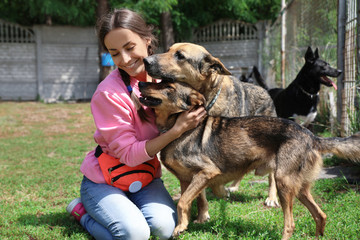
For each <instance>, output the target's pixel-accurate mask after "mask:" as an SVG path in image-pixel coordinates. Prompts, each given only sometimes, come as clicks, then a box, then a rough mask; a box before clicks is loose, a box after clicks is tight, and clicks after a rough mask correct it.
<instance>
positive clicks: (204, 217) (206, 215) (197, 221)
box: [194, 212, 210, 223]
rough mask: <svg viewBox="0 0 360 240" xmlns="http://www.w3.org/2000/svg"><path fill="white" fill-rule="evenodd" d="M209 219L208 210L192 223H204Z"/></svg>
mask: <svg viewBox="0 0 360 240" xmlns="http://www.w3.org/2000/svg"><path fill="white" fill-rule="evenodd" d="M209 219H210V215H209V213H208V212H206V213H204V214H201V215H199V216H198V217H197V219H196V220H194V223H204V222H207V221H209Z"/></svg>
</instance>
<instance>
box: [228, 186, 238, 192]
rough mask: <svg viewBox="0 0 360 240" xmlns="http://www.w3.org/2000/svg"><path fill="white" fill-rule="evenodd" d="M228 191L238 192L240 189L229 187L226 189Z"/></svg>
mask: <svg viewBox="0 0 360 240" xmlns="http://www.w3.org/2000/svg"><path fill="white" fill-rule="evenodd" d="M226 190H227V191H228V192H231V193H232V192H236V191H237V190H238V187H227V188H226Z"/></svg>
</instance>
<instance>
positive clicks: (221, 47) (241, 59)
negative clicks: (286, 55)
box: [199, 39, 259, 78]
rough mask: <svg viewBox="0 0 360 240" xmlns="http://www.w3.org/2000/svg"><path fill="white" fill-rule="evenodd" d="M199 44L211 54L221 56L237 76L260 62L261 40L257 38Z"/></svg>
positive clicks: (223, 61) (221, 59) (226, 65)
mask: <svg viewBox="0 0 360 240" xmlns="http://www.w3.org/2000/svg"><path fill="white" fill-rule="evenodd" d="M199 44H200V45H202V46H203V47H205V48H206V49H207V50H208V51H209V52H210V53H211V55H213V56H214V57H217V58H219V59H220V61H221V62H222V63H223V64H224V65H225V67H226V68H228V70H229V71H230V72H231V73H232V75H234V76H236V77H237V78H239V77H240V76H241V74H245V75H246V74H247V73H248V72H249V71H251V70H252V67H253V66H254V65H257V64H258V55H259V53H258V49H259V41H258V40H257V39H254V40H238V41H222V42H203V43H199Z"/></svg>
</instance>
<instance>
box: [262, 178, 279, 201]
mask: <svg viewBox="0 0 360 240" xmlns="http://www.w3.org/2000/svg"><path fill="white" fill-rule="evenodd" d="M265 205H266V206H268V207H279V206H280V205H279V202H278V200H277V192H276V183H275V177H274V172H271V173H269V196H268V197H267V199H266V200H265Z"/></svg>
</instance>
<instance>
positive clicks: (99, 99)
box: [91, 91, 152, 167]
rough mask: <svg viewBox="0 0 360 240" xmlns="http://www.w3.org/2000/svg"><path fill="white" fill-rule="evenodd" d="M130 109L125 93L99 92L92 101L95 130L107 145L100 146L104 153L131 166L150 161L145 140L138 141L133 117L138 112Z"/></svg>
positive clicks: (129, 102)
mask: <svg viewBox="0 0 360 240" xmlns="http://www.w3.org/2000/svg"><path fill="white" fill-rule="evenodd" d="M133 109H135V108H134V107H133V103H132V101H131V99H130V97H129V96H128V95H127V93H110V92H107V91H100V92H96V93H95V95H94V96H93V97H92V100H91V111H92V114H93V117H94V121H95V125H96V128H97V131H98V132H99V134H100V135H101V137H102V138H103V140H104V141H105V143H106V144H105V145H106V146H102V147H103V150H104V152H107V153H108V154H110V155H112V156H113V157H115V158H119V159H120V162H121V163H124V164H126V165H128V166H130V167H133V166H137V165H139V164H141V163H143V162H145V161H148V160H150V159H152V157H150V156H149V155H148V154H147V152H146V149H145V143H146V141H147V139H146V140H139V139H138V138H137V133H136V129H135V123H136V119H135V115H134V114H137V112H136V110H135V112H134V110H133ZM100 145H101V144H100ZM106 148H108V149H106Z"/></svg>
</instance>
